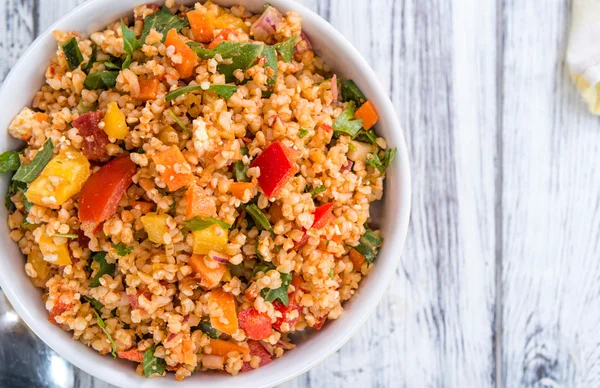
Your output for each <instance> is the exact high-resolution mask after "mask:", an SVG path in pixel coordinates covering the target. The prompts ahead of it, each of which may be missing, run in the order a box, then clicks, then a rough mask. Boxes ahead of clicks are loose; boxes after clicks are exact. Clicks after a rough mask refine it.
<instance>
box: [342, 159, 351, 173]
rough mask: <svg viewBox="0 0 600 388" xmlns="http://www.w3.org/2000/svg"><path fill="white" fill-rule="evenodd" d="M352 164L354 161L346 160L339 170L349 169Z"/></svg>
mask: <svg viewBox="0 0 600 388" xmlns="http://www.w3.org/2000/svg"><path fill="white" fill-rule="evenodd" d="M352 166H354V162H353V161H351V160H348V161H347V162H346V164H344V165H343V166H342V168H341V171H350V170H351V169H352Z"/></svg>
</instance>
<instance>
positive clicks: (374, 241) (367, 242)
mask: <svg viewBox="0 0 600 388" xmlns="http://www.w3.org/2000/svg"><path fill="white" fill-rule="evenodd" d="M381 244H383V239H382V238H381V237H377V236H376V235H375V234H374V233H373V231H372V230H371V229H369V228H367V230H366V231H365V234H363V235H362V236H361V237H360V240H359V244H358V245H357V246H355V247H354V248H353V249H355V250H356V251H358V253H360V254H361V255H363V256H364V257H365V259H366V260H367V262H368V263H369V264H370V263H372V262H373V260H375V257H377V250H378V248H379V247H380V246H381Z"/></svg>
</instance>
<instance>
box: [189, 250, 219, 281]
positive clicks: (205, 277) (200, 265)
mask: <svg viewBox="0 0 600 388" xmlns="http://www.w3.org/2000/svg"><path fill="white" fill-rule="evenodd" d="M206 260H209V261H211V262H212V263H211V264H214V268H213V267H212V266H211V267H209V266H208V265H207V264H206ZM188 264H189V265H190V267H192V272H194V273H195V274H196V276H197V277H199V278H200V285H201V286H202V287H204V288H207V289H211V288H214V287H216V286H217V285H218V284H219V282H220V281H221V279H222V278H223V275H224V274H225V269H226V267H225V264H221V263H219V262H216V261H214V260H213V259H210V258H208V257H206V256H203V255H192V257H190V260H189V261H188Z"/></svg>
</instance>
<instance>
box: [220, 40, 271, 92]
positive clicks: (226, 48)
mask: <svg viewBox="0 0 600 388" xmlns="http://www.w3.org/2000/svg"><path fill="white" fill-rule="evenodd" d="M262 50H263V45H260V44H254V43H246V42H223V43H221V44H220V45H218V46H217V47H216V48H215V54H221V57H222V58H223V59H231V61H225V62H224V63H220V64H219V65H218V66H217V70H218V71H219V73H221V74H223V75H224V76H225V79H226V80H227V82H234V81H235V80H236V78H235V77H234V76H233V72H234V71H236V70H237V69H241V70H242V71H244V70H246V69H248V68H249V67H250V66H252V64H254V62H255V61H256V60H257V59H258V57H259V55H260V53H261V52H262Z"/></svg>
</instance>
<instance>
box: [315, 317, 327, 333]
mask: <svg viewBox="0 0 600 388" xmlns="http://www.w3.org/2000/svg"><path fill="white" fill-rule="evenodd" d="M326 321H327V316H324V317H321V318H319V319H317V321H316V322H315V324H314V325H313V329H317V330H321V328H322V327H323V325H324V324H325V322H326Z"/></svg>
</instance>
